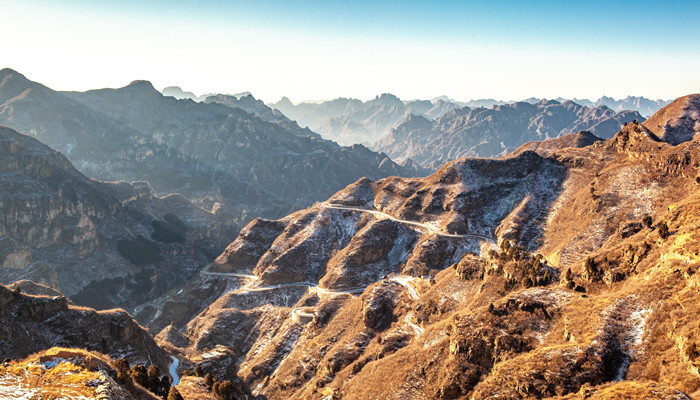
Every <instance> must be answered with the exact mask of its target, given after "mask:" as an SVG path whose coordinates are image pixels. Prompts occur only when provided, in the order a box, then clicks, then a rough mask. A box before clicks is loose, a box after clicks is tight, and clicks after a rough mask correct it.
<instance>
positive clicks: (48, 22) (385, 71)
mask: <svg viewBox="0 0 700 400" xmlns="http://www.w3.org/2000/svg"><path fill="white" fill-rule="evenodd" d="M0 10H1V13H0V26H2V28H3V32H4V33H5V36H4V38H3V40H2V51H0V68H5V67H6V68H12V69H15V70H17V71H19V72H21V73H22V74H24V75H25V76H27V78H29V79H31V80H34V81H38V82H41V83H43V84H45V85H47V86H49V87H51V88H53V89H56V90H88V89H95V88H103V87H122V86H125V85H127V84H128V83H129V82H131V81H133V80H136V79H145V80H149V81H151V82H152V83H153V85H154V86H155V87H156V88H157V89H162V88H163V87H165V86H170V85H177V86H180V87H182V88H183V89H184V90H187V91H192V92H194V93H196V94H204V93H239V92H243V91H250V92H252V93H253V95H254V96H255V97H257V98H261V99H263V100H264V101H266V102H273V101H277V100H279V99H280V98H281V97H282V96H287V97H289V98H290V99H291V100H292V101H295V102H298V101H302V100H322V99H332V98H337V97H354V98H360V99H363V100H366V99H370V98H373V97H375V96H376V95H378V94H380V93H385V92H389V93H393V94H395V95H397V96H399V97H401V98H402V99H406V100H409V99H431V98H434V97H437V96H443V95H444V96H448V97H450V98H453V99H456V100H463V101H466V100H469V99H479V98H495V99H498V100H519V99H524V98H528V97H544V98H556V97H564V98H590V99H597V98H599V97H600V96H603V95H607V96H611V97H615V98H621V97H626V96H628V95H640V96H646V97H649V98H654V99H658V98H661V99H673V98H676V97H679V96H683V95H686V94H690V93H697V92H700V73H699V72H700V23H698V21H699V20H700V2H699V1H697V0H692V1H663V2H661V1H644V0H638V1H599V0H589V1H585V2H584V1H576V2H572V1H527V0H519V1H467V0H463V1H439V0H436V1H412V0H405V1H386V0H375V1H364V0H358V1H331V0H326V1H305V0H294V1H289V0H287V1H262V0H259V1H236V0H227V1H224V0H217V1H203V0H200V1H179V0H170V1H160V0H158V1H147V0H142V1H132V0H121V1H101V0H20V1H16V0H0Z"/></svg>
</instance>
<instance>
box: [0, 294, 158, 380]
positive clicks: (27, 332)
mask: <svg viewBox="0 0 700 400" xmlns="http://www.w3.org/2000/svg"><path fill="white" fill-rule="evenodd" d="M0 305H1V307H0V322H1V324H0V326H1V328H0V353H1V354H3V355H4V357H7V358H22V357H26V356H28V355H30V354H32V353H35V352H38V351H40V350H45V349H48V348H51V347H54V346H62V347H77V348H84V349H87V350H91V351H98V352H101V353H104V354H108V355H109V356H111V357H112V358H115V359H116V358H126V359H127V360H128V361H129V362H130V363H131V364H136V363H144V364H147V365H151V364H157V365H158V366H159V367H160V368H161V370H162V371H167V367H168V366H169V365H170V360H169V358H168V357H167V353H166V352H165V351H164V350H163V349H161V348H160V347H158V345H157V344H156V343H155V341H154V340H153V338H152V337H151V335H150V334H149V333H148V332H147V331H146V330H145V329H144V328H142V327H141V326H140V325H139V324H138V323H137V322H136V321H134V319H133V318H131V316H130V315H129V314H127V313H126V311H124V310H108V311H96V310H94V309H90V308H86V307H77V306H73V305H70V304H69V303H68V299H66V298H65V297H63V296H33V295H28V294H24V293H22V292H21V291H17V290H15V291H11V290H10V289H9V288H8V287H6V286H3V285H0Z"/></svg>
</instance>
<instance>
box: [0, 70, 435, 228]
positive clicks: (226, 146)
mask: <svg viewBox="0 0 700 400" xmlns="http://www.w3.org/2000/svg"><path fill="white" fill-rule="evenodd" d="M224 100H225V99H224ZM224 100H222V101H224ZM237 101H238V100H237ZM245 101H246V100H245V98H244V99H243V100H240V101H238V104H237V107H236V108H231V107H228V106H226V105H224V104H221V103H214V102H210V103H198V102H195V101H192V100H189V99H185V100H177V99H175V98H173V97H166V96H163V95H162V94H161V93H160V92H158V91H157V90H155V89H154V88H153V86H152V85H151V84H150V83H149V82H146V81H134V82H132V83H131V84H129V85H128V86H126V87H123V88H119V89H100V90H92V91H88V92H84V93H80V92H56V91H54V90H51V89H49V88H47V87H46V86H43V85H41V84H39V83H36V82H32V81H30V80H28V79H27V78H25V77H24V76H23V75H21V74H19V73H17V72H15V71H12V70H9V69H4V70H1V71H0V124H5V125H8V126H10V127H12V128H14V129H15V130H17V131H19V132H24V133H26V134H29V135H31V136H34V137H36V138H37V139H39V140H41V141H43V142H45V143H46V144H48V145H49V146H50V147H52V148H54V149H56V150H58V151H60V152H62V153H63V154H65V155H66V156H67V157H68V159H70V160H71V162H72V163H73V164H74V165H75V166H76V168H77V169H78V170H80V171H81V172H83V173H85V174H86V175H88V176H90V177H95V178H98V179H106V180H115V179H121V180H126V181H136V180H145V181H148V182H149V183H150V184H151V185H152V187H153V188H154V189H155V190H156V192H157V193H161V194H168V193H181V194H183V195H184V196H186V197H187V198H189V199H192V200H193V201H195V202H196V203H197V204H199V205H201V206H203V207H205V208H207V209H211V208H212V207H213V206H214V205H215V204H216V203H219V205H218V206H217V207H219V208H221V207H222V206H223V208H224V209H226V210H227V211H228V212H229V214H230V215H231V217H232V218H234V219H235V220H237V221H240V222H242V223H245V222H247V221H248V220H250V219H251V218H253V217H255V216H266V217H279V216H282V215H285V214H286V213H289V212H291V211H294V210H297V209H300V208H304V207H306V206H308V205H309V204H312V203H313V202H314V201H317V200H320V199H323V198H326V197H328V196H329V195H330V194H332V193H333V192H335V191H336V190H339V189H341V188H343V187H345V186H346V185H347V184H349V183H351V182H353V181H355V180H357V179H358V178H360V177H362V176H370V177H374V178H381V177H385V176H389V175H404V176H411V175H413V176H417V175H421V174H423V172H422V170H421V169H420V168H417V167H415V166H401V165H398V164H396V163H394V162H393V161H391V159H389V158H388V157H387V156H386V155H382V154H378V153H375V152H373V151H371V150H369V149H367V148H366V147H364V146H361V145H355V146H352V147H342V146H339V145H337V144H336V143H333V142H331V141H328V140H323V139H321V138H320V137H319V136H318V135H317V134H315V133H313V132H311V131H310V130H308V129H302V128H300V127H299V126H298V125H297V124H296V123H294V122H292V121H290V120H288V119H287V118H284V117H283V116H281V115H279V114H277V115H276V116H274V115H273V114H274V113H273V112H272V111H271V110H269V113H270V115H272V117H270V118H266V117H265V116H262V117H259V116H258V114H251V113H249V112H246V111H244V110H243V109H241V108H238V106H242V104H241V103H242V102H245ZM251 101H252V102H253V103H255V101H253V100H251ZM256 105H257V106H262V107H265V106H264V105H259V104H257V103H255V104H252V105H251V107H253V106H256Z"/></svg>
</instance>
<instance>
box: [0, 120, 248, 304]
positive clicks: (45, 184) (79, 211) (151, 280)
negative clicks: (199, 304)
mask: <svg viewBox="0 0 700 400" xmlns="http://www.w3.org/2000/svg"><path fill="white" fill-rule="evenodd" d="M0 215H1V216H2V217H1V218H0V282H2V283H10V282H13V281H15V280H19V279H30V280H33V281H35V282H38V283H42V284H44V285H47V286H50V287H52V288H54V289H58V290H60V291H62V292H63V293H65V294H66V295H68V296H71V297H72V298H73V300H74V301H75V302H77V303H79V304H84V305H90V306H93V307H98V308H112V307H115V306H120V307H126V308H133V307H135V306H136V305H138V304H141V303H142V302H144V301H146V300H148V299H151V298H153V297H156V296H159V295H161V294H162V293H163V292H165V291H167V290H168V289H170V288H172V287H174V286H176V285H178V284H182V283H183V282H184V280H186V279H187V278H188V277H189V276H191V275H192V274H193V273H194V272H195V271H197V270H198V269H200V268H201V267H202V266H204V265H205V264H206V263H207V262H208V261H209V260H211V259H212V258H213V257H214V256H215V255H216V254H217V253H218V252H220V251H221V250H222V249H223V248H224V247H225V245H226V243H227V242H228V241H230V240H231V239H232V237H233V235H234V233H235V232H236V230H237V229H236V226H235V225H234V224H233V223H232V221H230V220H228V219H227V218H226V216H225V215H222V214H212V213H210V212H207V211H204V210H202V209H201V208H199V207H197V206H195V205H193V204H192V203H190V202H189V201H188V200H186V199H185V198H183V197H182V196H180V195H169V196H166V197H158V196H156V195H155V194H154V193H153V191H152V189H151V188H150V187H149V185H148V183H145V182H136V183H133V184H128V183H125V182H112V183H109V182H100V181H95V180H92V179H89V178H87V177H85V176H84V175H82V174H81V173H80V172H78V171H77V170H75V168H73V166H72V165H71V163H70V162H69V161H68V159H66V157H64V156H63V155H62V154H60V153H58V152H57V151H54V150H51V149H50V148H48V147H47V146H45V145H43V144H41V143H39V142H38V141H37V140H35V139H33V138H31V137H29V136H25V135H23V134H20V133H17V132H15V131H13V130H12V129H9V128H6V127H0Z"/></svg>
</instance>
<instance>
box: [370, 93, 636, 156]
mask: <svg viewBox="0 0 700 400" xmlns="http://www.w3.org/2000/svg"><path fill="white" fill-rule="evenodd" d="M633 120H637V121H643V120H644V117H642V116H641V115H640V114H639V113H638V112H636V111H623V112H620V113H615V111H613V110H611V109H609V108H608V107H606V106H599V107H596V108H589V107H585V106H581V105H579V104H576V103H574V102H572V101H565V102H563V103H559V102H558V101H555V100H549V101H547V100H542V101H540V102H539V103H536V104H531V103H528V102H518V103H512V104H503V105H499V106H494V107H493V108H473V109H472V108H469V107H464V108H459V109H454V110H452V111H450V112H448V113H446V114H444V115H442V116H441V117H439V118H437V119H435V120H430V119H428V118H425V117H422V116H415V115H411V116H409V117H408V118H407V119H406V120H405V121H404V122H403V123H402V124H401V125H399V126H398V127H396V128H394V129H392V130H391V132H390V133H389V135H387V136H386V137H384V138H383V139H381V140H380V141H378V142H377V143H376V144H375V145H374V148H375V149H376V150H377V151H381V152H385V153H386V154H388V155H389V156H391V157H392V158H394V159H396V160H400V159H403V158H410V159H412V160H414V161H415V162H417V163H418V164H420V165H422V166H424V167H426V168H432V169H436V168H439V167H440V166H442V164H444V163H446V162H448V161H451V160H455V159H458V158H461V157H498V156H503V155H505V154H507V153H509V152H511V151H513V150H515V149H516V148H517V147H518V146H520V145H522V144H523V143H526V142H530V141H534V140H546V139H552V138H557V137H560V136H563V135H566V134H569V133H575V132H578V131H582V130H585V131H590V132H591V133H593V134H594V135H596V136H599V137H601V138H610V137H612V135H614V134H615V133H617V132H618V131H619V130H620V128H621V127H622V126H623V124H624V123H625V122H632V121H633Z"/></svg>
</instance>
